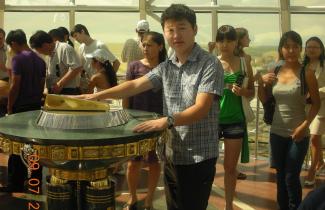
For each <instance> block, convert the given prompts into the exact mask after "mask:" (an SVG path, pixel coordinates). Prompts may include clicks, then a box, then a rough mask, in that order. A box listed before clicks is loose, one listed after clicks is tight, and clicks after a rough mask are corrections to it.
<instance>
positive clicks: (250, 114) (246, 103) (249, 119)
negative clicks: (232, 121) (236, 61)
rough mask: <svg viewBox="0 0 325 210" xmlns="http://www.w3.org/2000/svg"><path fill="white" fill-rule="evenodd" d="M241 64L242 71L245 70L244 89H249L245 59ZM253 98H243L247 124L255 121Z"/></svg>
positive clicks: (241, 60) (241, 59) (242, 59)
mask: <svg viewBox="0 0 325 210" xmlns="http://www.w3.org/2000/svg"><path fill="white" fill-rule="evenodd" d="M240 64H241V69H242V70H243V73H244V76H245V77H244V79H243V84H242V87H243V88H247V87H248V79H249V78H248V77H247V67H246V62H245V58H244V57H241V58H240ZM252 98H253V97H252ZM252 98H247V97H245V96H242V97H241V102H242V107H243V111H244V115H245V120H246V123H249V122H252V121H253V120H254V119H255V114H254V111H253V109H252V107H251V105H250V101H251V99H252Z"/></svg>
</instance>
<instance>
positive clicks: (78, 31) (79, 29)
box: [70, 24, 90, 36]
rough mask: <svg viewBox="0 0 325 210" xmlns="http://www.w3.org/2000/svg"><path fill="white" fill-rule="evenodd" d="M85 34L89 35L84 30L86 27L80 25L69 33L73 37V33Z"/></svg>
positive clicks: (86, 30)
mask: <svg viewBox="0 0 325 210" xmlns="http://www.w3.org/2000/svg"><path fill="white" fill-rule="evenodd" d="M82 31H83V32H85V34H87V35H88V36H90V35H89V32H88V29H87V28H86V26H84V25H82V24H77V25H75V26H74V27H73V29H72V30H71V32H70V35H71V36H73V34H74V33H81V32H82Z"/></svg>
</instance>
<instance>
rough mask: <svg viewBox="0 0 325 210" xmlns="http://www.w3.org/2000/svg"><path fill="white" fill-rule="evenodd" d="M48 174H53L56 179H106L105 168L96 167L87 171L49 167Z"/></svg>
mask: <svg viewBox="0 0 325 210" xmlns="http://www.w3.org/2000/svg"><path fill="white" fill-rule="evenodd" d="M49 171H50V174H51V175H52V176H55V177H56V178H57V179H62V180H87V181H93V180H102V179H105V178H106V179H107V177H108V170H107V169H97V170H89V171H81V170H77V171H68V170H61V169H55V168H49Z"/></svg>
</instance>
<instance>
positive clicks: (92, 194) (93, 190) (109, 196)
mask: <svg viewBox="0 0 325 210" xmlns="http://www.w3.org/2000/svg"><path fill="white" fill-rule="evenodd" d="M47 203H48V210H71V209H78V210H103V209H105V210H115V184H114V182H111V181H110V180H109V178H108V177H106V178H105V179H101V180H95V181H85V180H63V179H59V178H57V177H55V176H53V175H52V176H51V180H50V182H48V183H47Z"/></svg>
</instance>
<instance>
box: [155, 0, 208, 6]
mask: <svg viewBox="0 0 325 210" xmlns="http://www.w3.org/2000/svg"><path fill="white" fill-rule="evenodd" d="M211 1H212V0H155V1H154V2H153V3H152V5H168V6H169V5H170V4H186V5H204V6H207V5H211Z"/></svg>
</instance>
